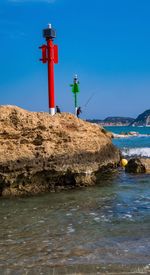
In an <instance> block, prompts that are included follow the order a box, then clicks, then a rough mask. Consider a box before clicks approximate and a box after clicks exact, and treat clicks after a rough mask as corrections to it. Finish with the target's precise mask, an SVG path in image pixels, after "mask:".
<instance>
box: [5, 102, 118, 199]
mask: <svg viewBox="0 0 150 275" xmlns="http://www.w3.org/2000/svg"><path fill="white" fill-rule="evenodd" d="M119 160H120V153H119V151H118V150H117V149H116V148H115V147H114V146H113V145H112V142H111V139H110V137H109V135H108V136H107V133H105V131H103V129H102V128H100V127H99V126H98V125H93V124H91V123H89V122H85V121H83V120H80V119H78V118H76V117H75V116H74V115H72V114H67V113H63V114H56V115H55V116H50V115H49V114H48V113H35V112H28V111H25V110H23V109H21V108H18V107H14V106H0V194H1V195H3V196H10V195H28V194H29V195H30V194H36V193H40V192H48V191H55V190H57V189H63V188H72V187H75V186H88V185H92V184H94V183H95V181H96V175H97V173H98V172H99V171H105V170H108V169H109V168H112V167H115V166H116V165H117V164H118V162H119Z"/></svg>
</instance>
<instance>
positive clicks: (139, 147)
mask: <svg viewBox="0 0 150 275" xmlns="http://www.w3.org/2000/svg"><path fill="white" fill-rule="evenodd" d="M106 129H107V130H108V131H111V132H113V133H115V134H120V133H130V132H135V133H136V134H135V135H133V136H128V135H127V136H126V137H123V138H121V137H119V138H115V139H114V140H113V143H114V144H115V145H116V146H117V147H119V148H120V149H121V151H122V154H123V155H124V156H127V157H148V158H150V127H119V126H118V127H116V126H114V127H106Z"/></svg>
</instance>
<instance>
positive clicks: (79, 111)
mask: <svg viewBox="0 0 150 275" xmlns="http://www.w3.org/2000/svg"><path fill="white" fill-rule="evenodd" d="M81 113H82V110H81V107H78V109H77V117H79V116H80V114H81Z"/></svg>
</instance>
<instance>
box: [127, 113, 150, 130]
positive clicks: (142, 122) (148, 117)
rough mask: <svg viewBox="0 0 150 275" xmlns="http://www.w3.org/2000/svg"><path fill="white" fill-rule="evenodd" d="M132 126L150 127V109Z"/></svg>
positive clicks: (132, 123)
mask: <svg viewBox="0 0 150 275" xmlns="http://www.w3.org/2000/svg"><path fill="white" fill-rule="evenodd" d="M130 125H131V126H150V109H149V110H146V111H145V112H143V113H142V114H140V115H139V116H138V117H137V118H136V119H135V120H134V121H133V122H131V123H130Z"/></svg>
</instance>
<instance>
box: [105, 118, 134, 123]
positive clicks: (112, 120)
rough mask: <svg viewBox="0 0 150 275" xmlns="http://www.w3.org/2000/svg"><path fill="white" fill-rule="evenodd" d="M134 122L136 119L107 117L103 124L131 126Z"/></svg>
mask: <svg viewBox="0 0 150 275" xmlns="http://www.w3.org/2000/svg"><path fill="white" fill-rule="evenodd" d="M133 121H134V118H131V117H119V116H118V117H117V116H116V117H113V116H112V117H111V116H110V117H106V118H105V119H104V120H103V122H104V123H121V124H130V123H132V122H133Z"/></svg>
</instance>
